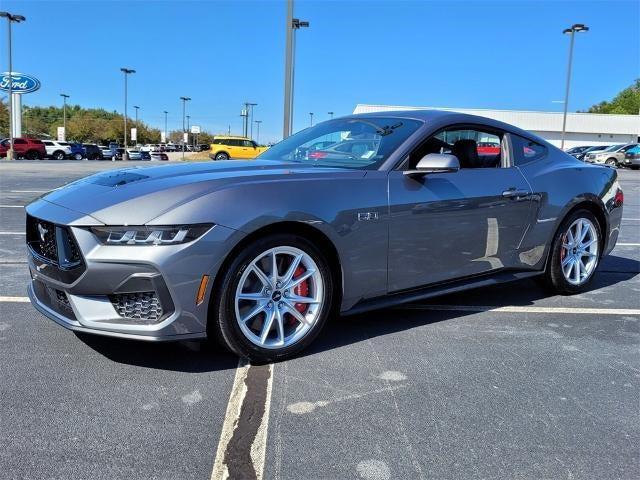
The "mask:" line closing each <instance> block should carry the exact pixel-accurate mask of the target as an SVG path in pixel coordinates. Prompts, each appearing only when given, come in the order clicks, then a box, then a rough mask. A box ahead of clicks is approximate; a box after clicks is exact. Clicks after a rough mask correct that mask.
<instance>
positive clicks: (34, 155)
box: [24, 150, 40, 160]
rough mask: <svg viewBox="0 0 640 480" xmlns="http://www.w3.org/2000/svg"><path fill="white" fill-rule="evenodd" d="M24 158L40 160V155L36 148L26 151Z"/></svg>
mask: <svg viewBox="0 0 640 480" xmlns="http://www.w3.org/2000/svg"><path fill="white" fill-rule="evenodd" d="M24 158H26V159H27V160H39V159H40V155H39V154H38V152H36V151H35V150H30V151H28V152H27V153H26V155H25V156H24Z"/></svg>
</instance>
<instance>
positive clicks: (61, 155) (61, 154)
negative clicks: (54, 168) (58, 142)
mask: <svg viewBox="0 0 640 480" xmlns="http://www.w3.org/2000/svg"><path fill="white" fill-rule="evenodd" d="M51 157H52V158H53V159H54V160H64V157H65V155H64V152H62V151H60V150H58V151H57V152H53V155H51Z"/></svg>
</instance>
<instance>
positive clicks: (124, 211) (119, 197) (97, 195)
mask: <svg viewBox="0 0 640 480" xmlns="http://www.w3.org/2000/svg"><path fill="white" fill-rule="evenodd" d="M365 173H366V172H365V171H362V170H353V169H345V168H328V167H314V166H310V165H301V164H299V163H284V162H275V161H268V160H253V161H238V160H229V161H222V162H206V163H184V164H176V165H165V166H158V167H133V168H124V169H118V170H108V171H105V172H101V173H97V174H95V175H91V176H89V177H85V178H82V179H80V180H77V181H75V182H72V183H69V184H67V185H65V186H63V187H61V188H59V189H56V190H53V191H52V192H49V193H47V194H45V195H44V196H43V197H41V199H42V200H44V201H46V202H49V203H53V204H55V205H59V206H61V207H64V208H67V209H70V210H73V211H76V212H78V213H82V214H84V215H89V216H91V217H93V218H94V219H96V220H97V221H99V222H101V223H104V224H106V225H143V224H145V223H148V222H150V221H151V220H153V219H154V218H156V217H158V216H160V215H162V214H163V213H166V212H168V211H170V210H171V209H173V208H175V207H177V206H179V205H182V204H184V203H187V202H190V201H192V200H195V199H196V198H199V197H201V196H203V195H206V194H209V193H212V192H214V191H217V190H222V189H226V188H232V187H233V186H234V185H239V184H242V183H251V182H253V183H259V182H273V181H281V180H284V179H291V175H296V179H304V178H309V179H317V178H318V177H319V176H325V177H327V178H328V179H331V178H334V177H335V176H336V175H337V176H343V175H346V176H353V175H355V176H364V175H365ZM221 208H224V206H222V207H221Z"/></svg>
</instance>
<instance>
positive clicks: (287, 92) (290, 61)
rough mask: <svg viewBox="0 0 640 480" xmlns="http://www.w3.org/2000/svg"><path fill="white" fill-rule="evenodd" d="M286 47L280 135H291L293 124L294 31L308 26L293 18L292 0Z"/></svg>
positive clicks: (288, 4) (288, 8)
mask: <svg viewBox="0 0 640 480" xmlns="http://www.w3.org/2000/svg"><path fill="white" fill-rule="evenodd" d="M286 22H287V23H286V47H285V57H284V122H283V128H282V137H283V139H284V138H287V137H288V136H289V135H291V130H292V124H293V80H294V61H295V58H294V56H295V31H296V30H299V29H300V28H307V27H309V22H306V21H300V20H299V19H297V18H293V0H288V1H287V20H286Z"/></svg>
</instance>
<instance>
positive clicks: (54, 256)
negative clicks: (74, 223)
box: [27, 215, 82, 270]
mask: <svg viewBox="0 0 640 480" xmlns="http://www.w3.org/2000/svg"><path fill="white" fill-rule="evenodd" d="M27 245H29V247H30V248H31V249H32V250H33V252H34V253H35V254H36V255H38V256H39V257H41V258H43V259H45V260H48V261H49V262H50V263H52V264H54V265H56V266H58V267H60V268H62V269H65V270H69V269H73V268H75V267H78V266H80V264H81V263H82V255H81V253H80V249H79V248H78V244H77V243H76V241H75V238H73V234H72V233H71V230H70V229H69V228H68V227H65V226H60V225H55V224H53V223H51V222H48V221H46V220H40V219H38V218H35V217H32V216H31V215H27Z"/></svg>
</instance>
